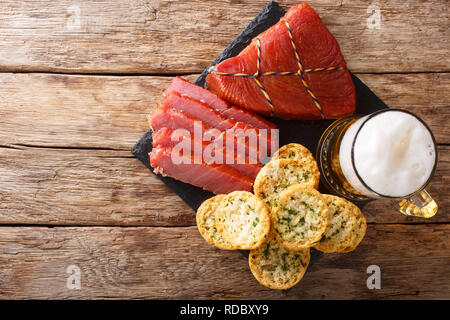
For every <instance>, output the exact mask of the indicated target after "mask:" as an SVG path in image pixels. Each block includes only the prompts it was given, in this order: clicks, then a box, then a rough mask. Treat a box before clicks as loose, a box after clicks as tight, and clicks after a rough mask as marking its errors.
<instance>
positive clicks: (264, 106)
mask: <svg viewBox="0 0 450 320" xmlns="http://www.w3.org/2000/svg"><path fill="white" fill-rule="evenodd" d="M284 18H285V19H286V21H287V22H288V23H289V26H290V29H291V31H292V35H293V39H294V42H295V45H296V48H297V50H298V53H299V57H300V60H301V63H302V65H303V67H304V69H305V70H306V69H315V68H325V67H343V68H342V69H340V70H333V71H321V72H309V73H304V78H305V80H306V82H307V85H308V86H309V87H310V89H311V90H312V92H313V93H314V95H315V96H316V97H317V99H318V102H319V104H320V107H321V109H322V112H323V116H324V117H325V118H327V119H335V118H340V117H343V116H346V115H350V114H352V113H353V112H354V111H355V106H356V94H355V88H354V84H353V81H352V79H351V76H350V73H349V72H348V71H347V69H345V67H346V63H345V60H344V57H343V56H342V53H341V51H340V49H339V45H338V43H337V41H336V39H335V38H334V37H333V35H332V34H331V33H330V32H329V31H328V29H327V28H326V27H325V25H324V24H323V23H322V21H321V19H320V17H319V16H318V15H317V13H316V12H315V11H314V10H313V9H312V8H311V7H310V6H309V4H307V3H304V4H299V5H296V6H294V7H292V8H291V9H290V10H289V11H288V12H287V13H286V15H285V16H284ZM257 38H259V39H260V43H261V69H260V72H283V71H288V72H297V71H298V69H299V67H298V64H297V60H296V57H295V53H294V49H293V46H292V44H291V40H290V37H289V33H288V30H287V27H286V24H285V22H284V21H279V22H278V23H277V24H276V25H274V26H273V27H271V28H270V29H268V30H267V31H265V32H263V33H261V34H260V35H259V36H258V37H257ZM215 69H216V70H217V71H219V72H224V73H245V74H254V73H255V72H256V71H257V41H256V38H255V39H253V40H252V42H251V44H250V45H248V46H247V47H246V48H245V49H244V50H243V51H242V52H241V53H240V54H239V55H238V56H236V57H233V58H229V59H227V60H224V61H223V62H221V63H220V64H218V65H217V66H215ZM258 79H259V80H260V82H261V83H262V85H263V87H264V88H265V89H266V91H267V93H268V95H269V97H270V100H271V101H272V103H273V110H272V108H271V106H270V104H269V102H268V101H267V99H266V97H265V96H264V94H263V93H262V91H261V90H260V88H259V87H258V85H257V83H256V81H255V80H254V79H252V78H243V77H233V76H228V75H218V74H214V73H210V74H209V75H208V77H207V78H206V84H207V86H208V88H209V89H210V90H212V91H213V92H215V93H216V94H217V95H218V96H219V97H221V98H222V99H225V100H227V101H229V102H230V103H232V104H235V105H238V106H240V107H242V108H245V109H247V110H250V111H253V112H257V113H260V114H262V115H266V116H270V115H274V116H277V117H280V118H283V119H305V120H310V119H321V118H322V115H321V112H320V111H319V108H318V107H317V106H316V104H315V103H314V101H313V98H312V97H311V95H310V94H309V93H308V91H307V90H306V88H305V86H304V84H303V83H302V81H301V80H300V78H299V77H298V76H297V75H292V76H279V75H271V76H268V75H267V76H259V78H258ZM272 111H273V113H272Z"/></svg>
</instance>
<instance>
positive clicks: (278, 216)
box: [272, 185, 328, 250]
mask: <svg viewBox="0 0 450 320" xmlns="http://www.w3.org/2000/svg"><path fill="white" fill-rule="evenodd" d="M327 224H328V206H327V204H326V201H325V198H324V197H323V196H322V194H321V193H320V192H319V191H317V190H316V189H313V188H310V187H304V186H301V185H294V186H291V187H289V188H288V189H286V190H285V191H283V192H282V193H281V194H280V200H279V205H278V206H277V207H276V208H275V209H274V210H273V211H272V225H273V231H274V233H275V236H276V239H277V240H278V241H279V242H280V244H281V245H282V246H283V247H285V248H286V249H288V250H303V249H306V248H309V247H312V246H313V245H314V244H315V243H317V242H318V241H319V240H320V239H321V237H322V234H323V233H324V232H325V230H326V228H327Z"/></svg>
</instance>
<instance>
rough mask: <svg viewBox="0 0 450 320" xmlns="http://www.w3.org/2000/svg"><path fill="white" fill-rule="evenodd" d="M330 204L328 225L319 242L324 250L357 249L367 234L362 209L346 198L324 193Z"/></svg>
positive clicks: (348, 250)
mask: <svg viewBox="0 0 450 320" xmlns="http://www.w3.org/2000/svg"><path fill="white" fill-rule="evenodd" d="M323 196H324V198H325V201H326V204H327V206H328V217H329V220H328V226H327V228H326V230H325V233H324V235H323V237H322V239H321V240H320V242H319V243H318V244H316V245H315V246H314V248H316V249H317V250H320V251H322V252H350V251H352V250H355V249H356V247H357V246H358V245H359V243H360V242H361V240H362V239H363V238H364V235H365V234H366V228H367V223H366V219H365V217H364V215H363V214H362V212H361V210H359V208H358V207H357V206H356V205H354V204H353V203H351V202H350V201H347V200H346V199H343V198H340V197H336V196H333V195H328V194H325V195H323Z"/></svg>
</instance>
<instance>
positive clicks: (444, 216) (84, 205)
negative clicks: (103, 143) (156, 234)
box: [0, 146, 450, 226]
mask: <svg viewBox="0 0 450 320" xmlns="http://www.w3.org/2000/svg"><path fill="white" fill-rule="evenodd" d="M439 158H440V160H439V163H438V168H437V172H436V176H435V178H434V179H433V181H432V183H431V185H430V187H429V188H428V190H429V192H430V193H431V194H432V195H433V197H435V198H436V200H437V202H438V205H439V206H440V210H439V212H438V214H437V215H436V216H434V217H433V218H431V219H422V218H413V217H407V216H404V215H402V214H401V213H399V212H397V211H396V209H395V205H394V203H393V202H391V201H386V200H379V201H374V202H371V203H369V204H368V205H367V206H366V208H365V209H364V210H363V212H364V214H365V216H366V217H367V220H368V221H369V222H370V223H372V222H374V223H436V222H449V221H450V215H449V210H448V208H449V207H450V202H449V198H448V194H450V189H449V188H450V175H449V172H450V147H449V146H440V147H439ZM0 164H1V165H0V224H44V225H76V226H78V225H89V226H107V225H122V226H192V225H195V212H194V211H193V210H192V209H190V208H189V207H188V206H187V205H186V204H185V203H184V202H183V201H182V200H181V199H180V198H179V197H178V196H177V195H176V194H175V193H173V192H171V191H170V190H169V189H168V188H167V187H165V185H164V184H163V183H162V182H161V181H160V180H158V179H157V178H156V177H155V176H154V175H153V174H152V173H151V172H150V171H149V170H148V169H147V168H146V167H144V166H143V165H142V163H140V162H139V161H138V160H137V159H135V158H133V157H132V156H131V155H130V154H129V152H128V151H117V150H72V149H68V150H67V149H53V148H25V147H22V149H10V148H0Z"/></svg>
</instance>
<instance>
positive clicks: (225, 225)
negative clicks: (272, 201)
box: [216, 191, 270, 250]
mask: <svg viewBox="0 0 450 320" xmlns="http://www.w3.org/2000/svg"><path fill="white" fill-rule="evenodd" d="M216 226H217V229H218V230H219V232H220V233H221V234H222V236H223V238H224V239H225V240H226V241H227V242H228V243H230V244H231V245H232V246H234V247H236V248H238V249H244V250H251V249H255V248H257V247H259V246H260V245H261V244H262V243H263V242H264V241H265V240H266V239H267V236H268V234H269V231H270V217H269V211H268V209H267V207H266V206H265V205H264V203H263V202H262V201H261V200H260V199H259V198H258V197H256V196H255V195H253V194H252V193H250V192H247V191H234V192H231V193H229V194H228V195H226V196H225V197H224V198H223V199H222V200H221V204H220V206H219V208H218V210H217V217H216Z"/></svg>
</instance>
